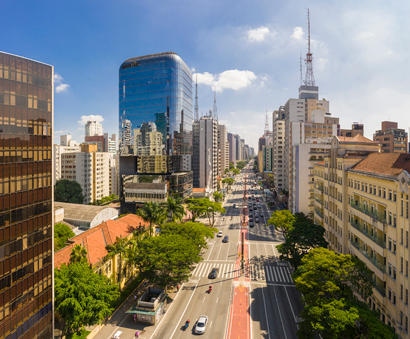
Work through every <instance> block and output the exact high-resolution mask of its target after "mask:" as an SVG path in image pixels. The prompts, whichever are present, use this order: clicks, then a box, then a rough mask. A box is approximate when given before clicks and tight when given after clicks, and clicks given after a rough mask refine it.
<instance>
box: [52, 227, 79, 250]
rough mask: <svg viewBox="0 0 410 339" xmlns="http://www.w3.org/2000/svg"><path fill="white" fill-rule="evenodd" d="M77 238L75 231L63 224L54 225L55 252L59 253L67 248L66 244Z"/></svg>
mask: <svg viewBox="0 0 410 339" xmlns="http://www.w3.org/2000/svg"><path fill="white" fill-rule="evenodd" d="M72 237H75V233H74V232H73V230H72V229H71V228H70V227H69V226H67V225H65V224H62V223H57V224H55V225H54V251H58V250H59V249H62V248H63V247H65V246H66V245H65V243H66V242H67V240H68V239H71V238H72Z"/></svg>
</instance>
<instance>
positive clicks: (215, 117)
mask: <svg viewBox="0 0 410 339" xmlns="http://www.w3.org/2000/svg"><path fill="white" fill-rule="evenodd" d="M212 111H213V116H214V119H216V120H218V109H217V108H216V89H215V90H214V107H213V109H212Z"/></svg>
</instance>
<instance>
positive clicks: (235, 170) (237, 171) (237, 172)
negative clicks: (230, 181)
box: [232, 168, 241, 175]
mask: <svg viewBox="0 0 410 339" xmlns="http://www.w3.org/2000/svg"><path fill="white" fill-rule="evenodd" d="M232 172H233V173H234V174H235V175H237V174H239V173H241V171H240V170H238V169H237V168H234V169H232Z"/></svg>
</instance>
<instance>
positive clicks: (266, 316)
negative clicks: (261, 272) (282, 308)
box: [262, 289, 286, 339]
mask: <svg viewBox="0 0 410 339" xmlns="http://www.w3.org/2000/svg"><path fill="white" fill-rule="evenodd" d="M263 290H264V289H262V297H263V307H264V308H265V319H266V326H267V327H268V336H269V339H270V328H269V321H268V311H267V309H266V301H265V295H264V293H263ZM285 336H286V335H285Z"/></svg>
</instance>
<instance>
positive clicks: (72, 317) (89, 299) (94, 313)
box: [54, 263, 119, 334]
mask: <svg viewBox="0 0 410 339" xmlns="http://www.w3.org/2000/svg"><path fill="white" fill-rule="evenodd" d="M54 277H55V280H54V281H55V309H56V311H57V312H58V314H59V315H60V316H61V317H62V318H63V319H64V333H66V334H68V333H72V332H76V331H78V330H79V329H82V328H83V327H84V326H92V325H95V324H98V323H101V322H103V321H104V319H105V318H106V317H107V316H109V315H110V314H111V313H112V311H113V310H114V309H113V308H112V307H111V306H110V305H111V303H112V302H113V301H114V300H116V299H117V298H118V297H119V292H118V286H117V285H115V284H113V283H112V282H111V280H110V279H109V278H107V277H106V276H104V275H99V274H97V273H94V272H93V271H92V269H91V268H90V267H89V266H88V264H86V263H75V264H70V265H68V266H66V265H65V264H63V265H62V266H61V267H60V269H55V271H54Z"/></svg>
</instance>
